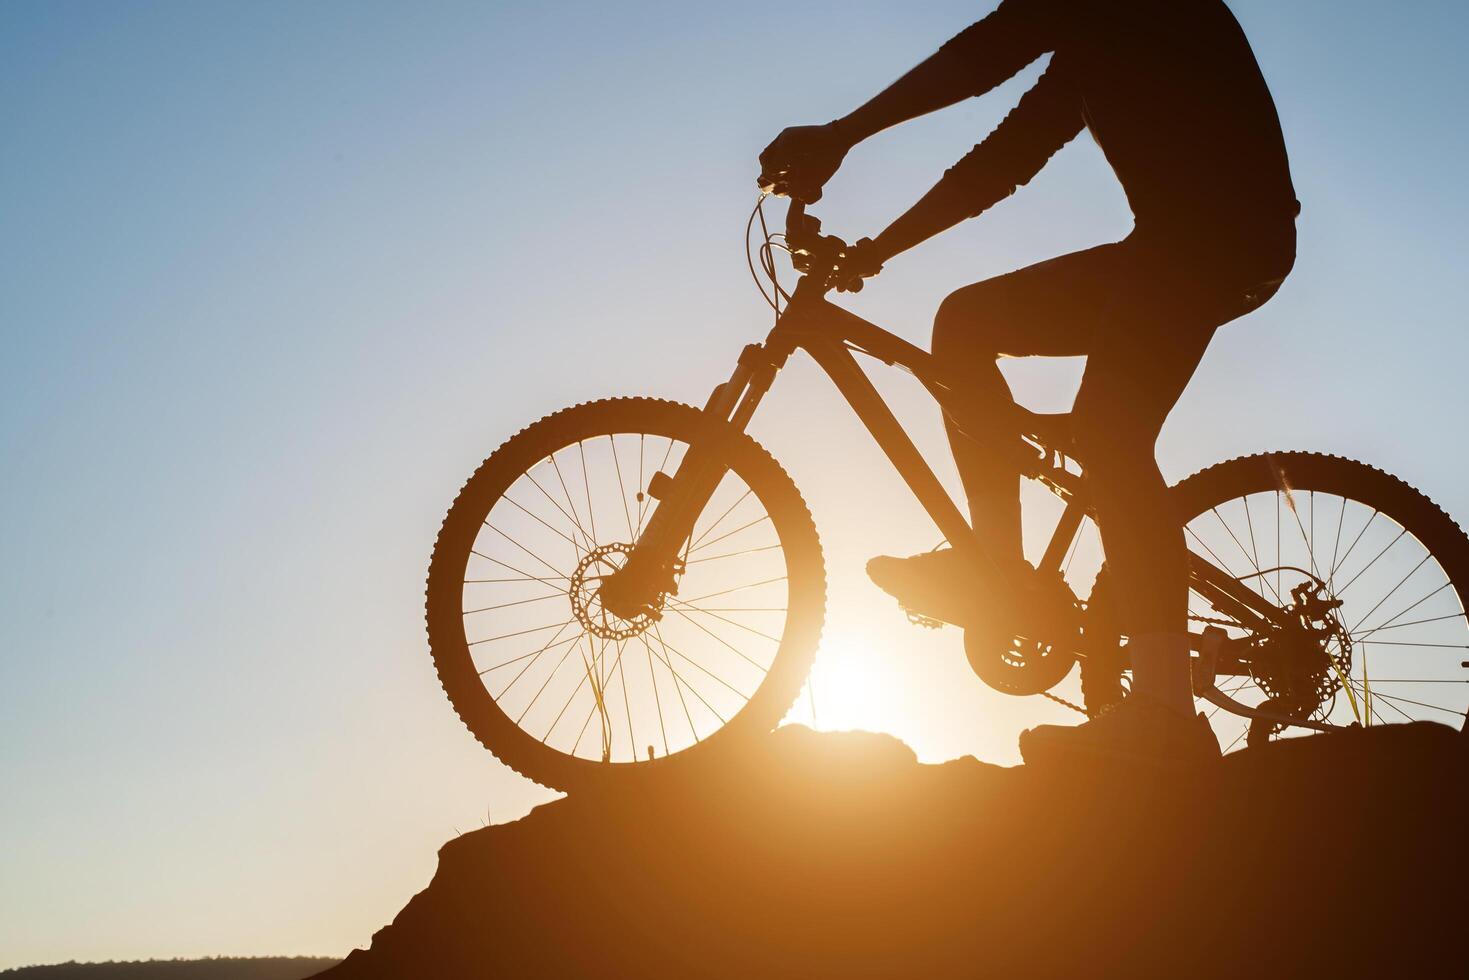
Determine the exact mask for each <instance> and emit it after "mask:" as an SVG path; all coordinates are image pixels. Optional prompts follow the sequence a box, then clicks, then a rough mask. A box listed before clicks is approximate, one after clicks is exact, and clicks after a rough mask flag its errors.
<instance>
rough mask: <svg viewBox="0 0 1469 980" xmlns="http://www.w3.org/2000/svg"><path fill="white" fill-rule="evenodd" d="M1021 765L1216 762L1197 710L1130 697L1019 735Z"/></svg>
mask: <svg viewBox="0 0 1469 980" xmlns="http://www.w3.org/2000/svg"><path fill="white" fill-rule="evenodd" d="M1020 755H1021V757H1022V758H1024V759H1025V764H1026V765H1030V766H1045V765H1053V764H1057V763H1065V762H1096V761H1104V760H1109V761H1115V762H1125V763H1141V764H1144V765H1147V766H1152V767H1159V768H1167V769H1196V768H1199V767H1202V766H1206V765H1208V764H1210V763H1213V762H1217V761H1219V757H1220V752H1219V740H1218V739H1217V738H1215V737H1214V730H1213V729H1212V728H1210V727H1209V722H1208V719H1206V718H1205V717H1204V716H1203V715H1185V714H1182V713H1180V712H1178V711H1174V710H1173V709H1171V708H1168V707H1165V706H1163V705H1161V704H1158V703H1157V702H1155V701H1152V700H1150V699H1148V698H1146V697H1131V698H1127V699H1126V700H1124V701H1123V702H1122V703H1121V704H1119V705H1117V707H1115V708H1113V709H1111V710H1110V711H1106V712H1104V713H1102V714H1101V715H1099V716H1097V717H1096V718H1093V719H1091V720H1090V721H1087V722H1086V723H1084V724H1081V725H1076V726H1068V725H1041V726H1039V727H1038V728H1031V729H1029V730H1027V731H1024V732H1022V733H1021V734H1020Z"/></svg>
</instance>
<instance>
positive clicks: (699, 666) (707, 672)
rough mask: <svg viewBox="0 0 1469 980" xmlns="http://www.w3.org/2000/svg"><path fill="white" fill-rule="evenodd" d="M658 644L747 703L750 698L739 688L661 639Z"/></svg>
mask: <svg viewBox="0 0 1469 980" xmlns="http://www.w3.org/2000/svg"><path fill="white" fill-rule="evenodd" d="M658 642H659V643H661V644H662V645H663V648H664V649H665V650H668V651H672V652H673V653H676V654H678V655H679V656H680V657H682V658H683V659H684V660H686V661H688V663H689V664H690V665H692V666H693V667H695V668H697V669H698V670H699V671H701V672H702V673H704V674H705V675H706V676H708V677H709V678H710V679H711V680H714V681H717V682H718V683H720V684H722V685H724V686H725V687H727V688H728V689H729V690H730V691H732V692H733V693H734V695H735V696H736V697H738V698H739V699H740V700H741V701H748V700H750V696H749V695H748V694H745V693H744V692H743V691H741V690H740V689H739V688H737V687H735V686H734V685H733V684H731V683H730V682H729V681H727V680H725V679H724V678H723V677H720V676H719V675H718V674H716V673H714V672H713V671H712V670H710V669H709V668H707V667H705V666H704V665H703V664H701V663H699V662H698V661H697V660H695V659H694V658H693V657H690V656H689V655H688V654H686V653H684V652H683V651H682V650H680V649H679V648H678V647H676V646H674V645H673V644H672V643H668V642H667V641H665V640H663V639H662V638H660V639H659V641H658Z"/></svg>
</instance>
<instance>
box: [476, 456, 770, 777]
mask: <svg viewBox="0 0 1469 980" xmlns="http://www.w3.org/2000/svg"><path fill="white" fill-rule="evenodd" d="M686 449H687V444H686V443H684V442H683V441H681V440H680V439H678V438H676V437H672V436H665V435H661V434H657V435H655V434H651V433H612V434H597V435H592V436H586V437H583V438H582V439H580V440H577V441H571V442H568V443H567V444H566V445H564V446H562V447H561V448H559V449H557V450H555V451H554V452H552V453H551V454H549V455H547V456H543V457H542V458H541V459H540V460H538V461H537V462H536V463H535V464H534V465H532V466H531V467H530V468H529V469H528V470H526V471H525V472H524V473H522V474H521V475H520V476H518V477H517V478H516V479H515V480H514V481H513V482H512V483H511V484H510V485H509V486H508V487H507V488H506V490H505V491H504V493H502V494H501V495H500V496H499V497H498V498H497V499H496V500H495V501H494V503H493V504H492V505H491V507H490V510H489V513H488V514H487V515H486V516H485V518H484V520H483V522H482V523H481V525H480V527H479V528H478V530H477V533H476V536H475V540H474V542H473V544H472V545H471V548H470V551H469V554H468V558H467V562H466V565H465V568H464V570H463V574H462V576H461V578H462V599H463V605H462V619H463V624H464V642H465V644H466V647H467V649H468V651H469V655H470V659H471V662H472V663H473V666H474V672H475V673H476V674H477V676H478V677H479V680H480V683H481V685H482V687H483V689H484V691H485V693H486V694H487V695H488V696H489V697H490V699H491V700H493V701H494V703H495V705H496V707H497V708H498V709H499V710H500V711H501V712H502V714H504V716H505V717H506V718H508V719H509V720H510V721H512V722H513V723H514V724H515V725H517V726H518V727H519V728H520V729H521V730H522V731H523V732H524V733H525V734H526V735H527V736H528V737H530V738H532V739H534V740H535V741H537V742H540V743H541V744H543V745H545V746H546V747H547V748H549V749H553V750H555V751H558V752H561V753H562V754H564V755H567V756H570V757H574V758H577V759H581V760H586V761H591V762H611V763H623V764H628V763H638V762H646V761H649V760H656V759H661V758H665V757H667V756H670V755H674V754H677V753H678V752H680V751H682V750H684V749H687V748H690V747H692V746H694V745H696V744H698V743H699V742H701V741H703V740H705V739H707V738H709V737H710V736H711V735H713V734H714V733H715V732H717V731H718V730H719V729H721V728H722V727H724V725H726V724H728V723H729V721H730V720H732V719H733V718H734V716H735V715H737V714H738V713H739V712H740V711H741V710H743V709H744V707H745V706H746V705H747V704H748V703H749V702H750V700H751V699H752V698H754V696H755V692H756V690H757V689H759V687H760V686H761V684H762V683H763V682H764V681H765V678H766V676H767V674H768V673H769V672H770V670H771V668H772V667H773V666H774V663H775V659H776V655H777V653H778V652H779V650H780V648H781V644H782V640H783V637H784V634H785V631H786V629H787V625H788V619H789V616H788V612H789V607H790V596H789V588H788V569H787V559H786V554H785V550H784V548H783V547H782V545H781V543H780V541H779V538H778V536H777V532H776V529H775V526H774V522H773V520H772V519H771V515H770V514H769V512H768V511H767V510H766V509H765V505H764V503H763V502H762V501H761V500H760V498H759V497H758V496H757V495H756V493H755V491H754V490H753V489H752V487H751V486H750V484H749V483H747V482H746V481H745V480H744V478H742V477H741V476H740V475H739V474H738V473H737V472H735V471H729V472H726V474H725V475H724V477H723V479H722V480H721V482H720V483H719V485H718V487H717V488H716V489H715V492H714V495H713V496H712V497H711V499H710V501H709V504H708V505H707V506H706V508H705V510H704V512H703V513H702V514H701V515H700V517H699V519H698V520H697V521H696V522H695V526H694V532H693V534H692V535H691V536H690V538H689V540H688V542H686V544H685V549H684V555H683V560H684V563H685V564H684V570H683V572H682V573H681V574H680V575H679V577H678V592H677V594H675V595H670V596H668V597H666V601H664V602H663V603H661V610H660V615H659V616H657V617H647V616H640V617H638V618H636V619H633V620H624V619H620V618H619V617H616V616H614V615H613V614H612V613H610V612H608V611H607V610H605V609H603V608H602V607H601V605H600V602H599V601H598V598H597V590H598V588H599V583H600V582H601V580H602V579H603V578H604V577H605V576H606V575H608V574H611V573H612V572H613V571H615V570H616V569H617V568H618V567H620V564H621V562H622V561H624V560H625V558H626V555H627V553H628V552H629V551H630V550H631V546H632V544H633V543H635V542H636V541H637V539H638V536H639V535H640V534H641V533H642V530H643V529H644V528H645V527H646V526H647V522H648V520H649V518H650V517H651V516H652V514H653V512H654V510H655V508H656V506H657V502H656V501H655V500H653V499H652V498H651V497H650V496H649V495H648V494H647V486H648V482H649V480H651V478H652V477H653V475H654V474H655V473H658V472H660V471H661V472H666V473H670V474H671V473H672V472H673V471H675V470H676V469H677V467H678V465H679V463H680V462H681V461H682V458H683V453H684V452H685V451H686Z"/></svg>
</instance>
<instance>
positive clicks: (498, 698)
mask: <svg viewBox="0 0 1469 980" xmlns="http://www.w3.org/2000/svg"><path fill="white" fill-rule="evenodd" d="M566 625H567V626H570V625H571V623H567V624H566ZM557 635H558V636H559V635H560V634H559V633H558V634H557ZM586 635H587V634H586V633H585V632H581V633H578V634H577V635H576V636H575V637H573V638H572V641H571V645H570V646H568V647H567V648H566V652H565V653H563V654H562V655H561V659H560V660H558V661H556V666H555V667H552V668H551V673H550V674H549V675H547V677H546V684H549V683H550V682H551V678H552V677H555V676H556V672H557V671H558V670H560V669H561V665H562V664H564V663H565V662H566V658H567V657H569V656H571V651H572V650H573V649H574V648H575V646H576V644H577V642H578V641H580V640H581V639H582V637H584V636H586ZM552 639H553V640H554V639H555V637H552ZM557 645H558V646H559V645H560V644H557ZM549 649H551V645H550V644H549V643H548V644H547V645H546V646H543V647H541V649H539V650H537V651H536V657H535V659H534V660H532V661H531V662H530V663H528V664H526V665H525V666H524V667H523V668H521V670H520V673H518V674H516V675H515V676H514V677H512V678H511V679H510V683H509V684H506V685H505V687H504V689H503V690H502V691H500V693H499V694H497V695H495V700H496V701H501V700H503V699H504V697H505V695H507V694H509V693H510V689H511V688H512V687H514V686H515V685H516V684H517V683H518V682H519V681H520V679H521V678H522V677H524V676H525V674H526V671H528V670H530V669H531V667H532V666H534V665H535V662H536V660H539V659H540V655H541V654H543V653H545V652H546V651H547V650H549ZM541 689H542V690H545V684H542V685H541ZM540 696H541V695H540V691H537V692H536V697H537V698H539V697H540ZM531 704H535V699H534V698H532V699H531ZM529 710H530V705H526V708H525V711H529ZM525 711H522V712H521V713H520V718H524V717H525ZM520 718H517V719H515V723H516V724H517V725H518V724H520Z"/></svg>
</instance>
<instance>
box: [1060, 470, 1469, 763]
mask: <svg viewBox="0 0 1469 980" xmlns="http://www.w3.org/2000/svg"><path fill="white" fill-rule="evenodd" d="M1172 494H1173V499H1174V501H1175V506H1176V513H1177V514H1178V517H1179V520H1180V522H1181V523H1182V524H1183V526H1184V534H1185V537H1186V539H1187V542H1188V547H1189V549H1190V550H1191V551H1192V552H1193V553H1194V554H1195V555H1196V556H1198V557H1200V558H1204V559H1207V560H1208V561H1209V562H1211V563H1212V564H1214V565H1215V566H1217V567H1218V568H1220V569H1221V570H1223V571H1225V572H1226V573H1227V574H1229V575H1230V576H1232V577H1234V578H1236V579H1237V580H1238V581H1239V582H1241V583H1243V584H1244V585H1246V586H1247V587H1248V588H1250V589H1251V590H1253V591H1254V592H1255V593H1257V594H1258V595H1260V596H1261V597H1262V598H1264V599H1265V600H1267V601H1268V602H1270V603H1271V604H1272V605H1276V606H1280V607H1283V608H1287V609H1291V610H1293V615H1294V618H1295V620H1296V622H1297V623H1299V628H1296V629H1291V630H1288V631H1274V632H1271V633H1270V634H1268V635H1256V634H1255V633H1253V632H1252V630H1251V629H1249V628H1246V627H1245V626H1243V625H1242V624H1241V623H1239V622H1238V621H1235V620H1234V619H1233V618H1232V617H1230V616H1228V615H1226V614H1223V613H1221V612H1220V611H1219V610H1218V609H1215V608H1213V607H1212V606H1211V605H1210V604H1209V603H1208V602H1206V601H1205V600H1204V598H1203V596H1202V595H1201V594H1200V593H1199V592H1197V591H1191V593H1190V599H1189V615H1190V618H1191V619H1193V620H1194V624H1193V627H1194V630H1195V631H1196V632H1197V631H1198V629H1200V628H1201V627H1202V626H1203V625H1206V624H1209V625H1215V626H1218V627H1220V628H1223V629H1224V630H1225V631H1226V632H1227V634H1228V635H1229V636H1230V637H1231V638H1233V639H1237V640H1239V639H1243V640H1248V641H1250V643H1251V644H1252V647H1253V649H1252V654H1251V657H1250V659H1249V660H1248V662H1246V663H1245V664H1243V665H1242V666H1241V667H1238V668H1235V672H1234V673H1231V674H1229V675H1225V676H1220V677H1219V679H1218V686H1219V689H1220V690H1221V691H1223V692H1224V693H1226V694H1228V695H1230V696H1231V697H1233V698H1234V699H1236V700H1238V701H1240V702H1242V703H1244V704H1246V705H1249V706H1251V707H1258V706H1262V705H1265V704H1266V702H1270V704H1269V708H1270V710H1272V711H1274V712H1277V713H1281V714H1287V715H1295V716H1298V717H1309V718H1314V719H1317V720H1320V721H1325V722H1328V723H1330V724H1334V725H1349V724H1352V723H1356V724H1360V725H1362V726H1364V727H1365V726H1371V725H1381V724H1392V723H1403V722H1411V721H1437V722H1440V723H1442V724H1447V725H1451V726H1453V727H1454V728H1456V729H1460V730H1463V729H1464V728H1465V722H1466V718H1469V666H1466V664H1469V621H1466V617H1465V607H1464V599H1465V597H1466V596H1469V537H1466V536H1465V534H1464V532H1463V531H1462V530H1461V529H1460V528H1459V526H1458V525H1457V524H1455V523H1454V521H1453V520H1452V519H1451V518H1450V517H1449V516H1448V515H1447V514H1445V513H1444V512H1443V511H1442V510H1440V509H1439V508H1438V506H1437V505H1435V504H1434V503H1433V501H1431V500H1429V499H1428V497H1426V496H1424V495H1423V494H1422V493H1420V492H1419V491H1417V490H1415V489H1414V488H1413V487H1411V486H1409V485H1408V484H1406V483H1404V482H1403V481H1402V480H1399V479H1397V478H1396V477H1394V476H1390V475H1389V474H1387V473H1384V472H1382V471H1381V470H1379V469H1376V468H1374V467H1372V466H1368V465H1367V464H1365V463H1359V462H1357V461H1355V460H1350V459H1343V458H1342V457H1339V456H1327V455H1322V454H1318V453H1298V452H1291V453H1266V454H1261V455H1258V456H1247V457H1243V458H1240V459H1233V460H1230V461H1228V462H1225V463H1219V464H1217V465H1215V466H1211V467H1209V468H1208V469H1206V470H1203V471H1201V472H1199V473H1196V474H1194V475H1193V476H1191V477H1189V478H1188V479H1187V480H1184V481H1183V482H1182V483H1180V484H1178V486H1176V487H1174V488H1173V490H1172ZM1094 595H1095V594H1094ZM1099 605H1102V604H1099ZM1124 679H1125V674H1124V672H1123V671H1122V667H1121V664H1120V663H1118V662H1116V661H1115V660H1111V661H1109V660H1108V659H1107V658H1106V657H1102V656H1098V657H1094V658H1089V659H1088V661H1087V662H1086V663H1084V665H1083V689H1084V691H1086V701H1087V708H1088V710H1089V711H1096V710H1098V709H1100V708H1102V707H1105V706H1106V705H1107V704H1108V703H1112V702H1115V701H1116V700H1118V699H1119V698H1120V697H1121V695H1122V690H1123V687H1122V683H1123V681H1124ZM1200 710H1202V711H1204V712H1205V714H1206V715H1207V716H1208V717H1209V718H1210V720H1211V723H1212V724H1213V725H1214V727H1215V731H1216V733H1217V734H1218V735H1219V738H1220V743H1221V745H1222V746H1223V747H1224V748H1225V749H1226V751H1227V750H1228V749H1229V748H1232V747H1234V746H1235V745H1238V744H1240V743H1241V742H1245V741H1246V740H1248V742H1249V743H1250V744H1254V743H1258V742H1260V741H1264V740H1267V739H1269V738H1273V737H1278V736H1280V735H1282V734H1294V733H1300V732H1302V731H1303V730H1302V729H1299V728H1291V729H1287V730H1285V731H1282V730H1281V729H1280V728H1279V727H1278V726H1273V725H1269V724H1266V723H1256V724H1254V725H1251V724H1250V723H1249V722H1248V721H1247V720H1246V719H1243V718H1239V717H1236V716H1234V715H1231V714H1229V713H1227V712H1223V711H1221V710H1220V709H1219V708H1216V707H1213V706H1211V705H1208V704H1204V703H1202V702H1201V703H1200Z"/></svg>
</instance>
